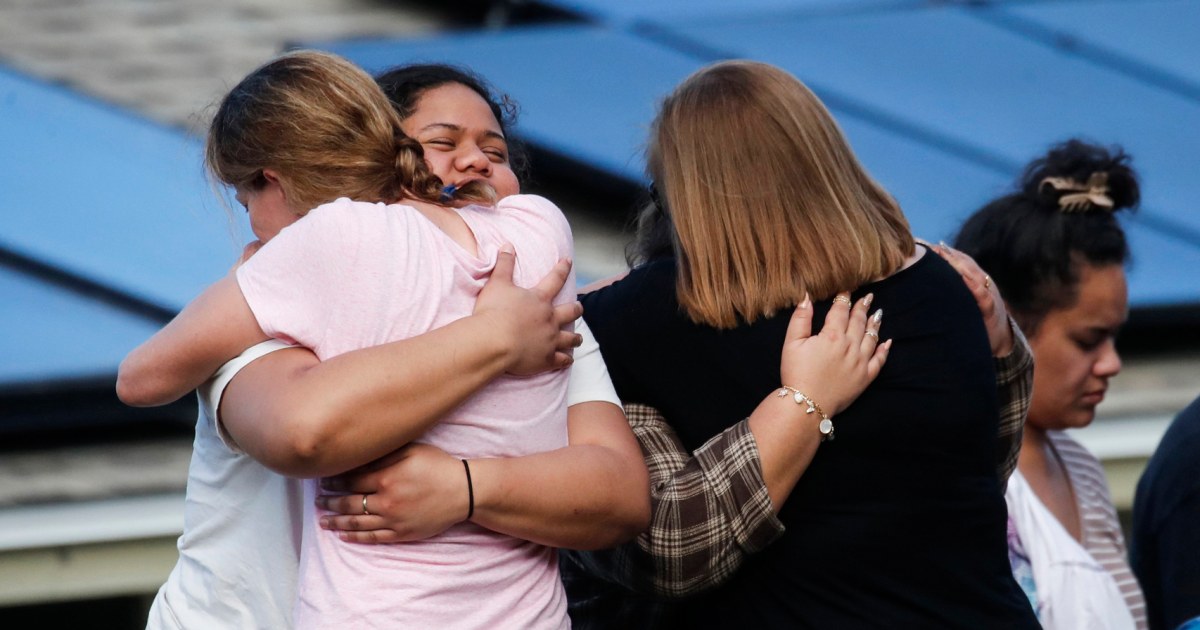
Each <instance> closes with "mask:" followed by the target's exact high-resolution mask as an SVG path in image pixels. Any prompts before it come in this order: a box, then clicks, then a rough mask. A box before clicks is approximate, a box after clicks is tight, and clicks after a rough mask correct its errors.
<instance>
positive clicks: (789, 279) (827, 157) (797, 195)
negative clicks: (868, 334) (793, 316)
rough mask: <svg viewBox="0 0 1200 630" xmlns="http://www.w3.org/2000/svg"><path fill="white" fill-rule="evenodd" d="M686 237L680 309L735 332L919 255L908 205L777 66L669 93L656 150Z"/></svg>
mask: <svg viewBox="0 0 1200 630" xmlns="http://www.w3.org/2000/svg"><path fill="white" fill-rule="evenodd" d="M648 164H649V170H650V174H651V176H652V177H653V178H654V179H655V180H656V183H657V186H658V188H659V191H660V194H661V195H662V197H663V198H664V201H665V203H666V207H667V212H668V213H669V214H670V217H671V220H672V221H673V223H674V225H675V229H676V243H675V250H676V256H677V258H678V264H679V275H678V281H677V293H678V297H679V302H680V305H681V306H682V307H683V308H684V310H685V311H686V312H687V313H688V315H689V316H690V317H691V318H692V319H693V320H694V321H697V322H700V323H705V324H709V325H712V326H716V327H719V328H731V327H734V326H736V325H737V324H738V323H739V320H740V321H742V322H747V323H749V322H753V321H755V320H756V319H758V318H759V317H765V316H770V315H772V314H774V313H775V312H776V311H778V310H779V309H781V308H785V307H789V306H792V305H794V304H797V303H798V302H800V300H802V299H803V297H804V294H805V291H806V290H807V291H808V293H809V294H810V295H811V296H812V298H813V299H817V300H820V299H826V298H829V297H831V296H833V295H834V294H836V293H837V292H838V291H843V290H850V289H853V288H856V287H858V286H860V285H862V284H864V283H866V282H869V281H871V280H873V279H876V278H881V277H884V276H886V275H888V274H890V273H892V272H894V271H896V270H897V269H898V268H899V267H900V266H901V265H902V264H903V262H904V260H905V258H906V257H908V256H910V255H911V254H912V253H913V250H914V243H913V238H912V234H911V232H910V231H909V228H908V221H907V220H906V219H905V218H904V214H903V213H902V212H901V211H900V207H899V205H898V204H897V203H896V201H895V200H894V199H892V197H891V196H890V195H888V194H887V192H885V191H884V190H883V188H881V187H880V186H879V184H877V183H875V181H874V180H872V179H871V177H870V176H869V175H868V174H867V173H866V171H865V170H864V169H863V167H862V166H861V165H860V164H859V163H858V160H857V158H855V156H854V153H853V152H852V151H851V150H850V146H849V144H848V143H847V142H846V139H845V138H844V137H843V135H842V132H841V130H840V129H839V128H838V126H837V123H836V122H834V120H833V117H832V116H830V114H829V112H828V111H827V110H826V109H825V107H824V105H822V104H821V101H820V100H819V99H818V98H817V97H816V96H815V95H814V94H813V93H812V92H811V91H809V89H808V88H807V87H805V86H804V84H802V83H801V82H800V81H799V80H797V79H796V78H795V77H793V76H792V75H790V74H788V73H786V72H784V71H783V70H780V69H779V68H776V67H774V66H771V65H768V64H764V63H757V62H750V61H728V62H722V63H718V64H715V65H712V66H708V67H706V68H704V69H701V70H699V71H698V72H696V73H695V74H693V75H692V76H690V77H688V78H687V79H686V80H685V81H684V82H683V83H682V84H681V85H680V86H679V87H678V88H676V89H675V91H674V92H673V93H672V94H671V95H670V96H668V97H667V98H666V100H665V101H664V102H663V104H662V107H661V109H660V111H659V115H658V117H657V119H656V120H655V122H654V125H653V129H652V132H651V143H650V147H649V151H648Z"/></svg>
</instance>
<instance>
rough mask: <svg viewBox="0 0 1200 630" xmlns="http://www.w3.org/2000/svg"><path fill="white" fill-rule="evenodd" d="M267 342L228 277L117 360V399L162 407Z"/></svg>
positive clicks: (234, 281) (231, 278) (138, 404)
mask: <svg viewBox="0 0 1200 630" xmlns="http://www.w3.org/2000/svg"><path fill="white" fill-rule="evenodd" d="M266 338H267V337H266V335H265V334H263V332H262V329H261V328H259V326H258V322H257V321H256V320H255V319H254V314H253V313H252V312H251V311H250V307H249V305H247V304H246V300H245V298H244V297H243V296H242V293H241V290H240V289H239V288H238V286H237V282H236V280H235V279H234V277H233V276H232V275H229V276H226V277H225V278H222V279H221V280H219V281H218V282H216V283H215V284H213V285H212V286H211V287H209V288H208V289H206V290H205V291H204V292H203V293H201V294H200V296H199V297H197V298H196V299H195V300H193V301H192V302H191V303H189V304H188V305H187V306H186V307H185V308H184V309H183V311H182V312H180V313H179V315H177V316H176V317H175V318H174V319H172V320H171V322H170V323H168V324H167V325H166V326H165V327H163V329H162V330H160V331H158V332H157V333H155V334H154V336H153V337H151V338H150V339H149V340H147V341H146V342H145V343H143V344H142V345H140V346H138V347H137V348H135V349H134V350H133V351H132V352H130V353H129V355H128V356H126V357H125V359H124V360H123V361H121V365H120V368H119V369H118V372H117V396H118V397H119V398H120V399H121V400H122V402H124V403H125V404H127V405H131V406H135V407H152V406H158V405H165V404H167V403H170V402H172V401H174V400H177V399H179V398H180V397H181V396H183V395H184V394H187V393H188V392H190V391H192V390H194V389H196V388H197V387H199V386H200V385H201V384H202V383H204V381H206V380H208V378H209V377H210V376H212V374H213V372H215V371H216V370H217V368H219V367H221V365H222V364H224V363H225V362H226V361H228V360H230V359H232V358H233V357H235V356H237V355H238V353H240V352H241V351H242V350H245V349H246V348H248V347H250V346H252V345H254V344H256V343H258V342H260V341H264V340H266Z"/></svg>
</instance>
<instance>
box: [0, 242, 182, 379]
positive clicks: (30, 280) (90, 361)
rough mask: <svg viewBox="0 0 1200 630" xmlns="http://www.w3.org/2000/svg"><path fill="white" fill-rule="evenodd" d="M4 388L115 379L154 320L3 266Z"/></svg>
mask: <svg viewBox="0 0 1200 630" xmlns="http://www.w3.org/2000/svg"><path fill="white" fill-rule="evenodd" d="M0 295H3V296H4V299H3V300H0V328H3V330H4V334H3V335H0V357H4V360H3V361H0V386H10V385H20V384H23V383H36V382H41V381H46V380H60V379H72V378H87V377H94V376H111V375H112V374H115V373H116V370H117V365H118V364H120V362H121V359H122V358H124V357H125V354H126V353H128V352H129V351H130V350H132V349H133V348H134V346H136V345H138V344H139V343H141V342H142V341H145V340H146V339H147V338H148V337H149V336H150V335H152V334H154V332H155V331H157V330H158V329H159V327H160V326H161V324H160V323H159V322H157V321H155V320H151V319H147V318H143V317H138V316H136V315H131V314H129V313H128V312H127V311H124V310H121V309H118V308H116V307H113V306H110V305H108V304H105V303H103V302H98V301H96V300H92V299H89V298H87V297H84V296H81V295H79V294H77V293H74V292H72V291H68V290H65V289H61V288H58V287H56V286H54V285H52V284H48V283H46V282H44V281H43V280H41V279H38V278H34V277H31V276H28V275H25V274H21V273H18V272H15V271H13V270H12V269H10V268H8V267H4V266H0Z"/></svg>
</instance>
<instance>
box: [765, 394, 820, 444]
mask: <svg viewBox="0 0 1200 630" xmlns="http://www.w3.org/2000/svg"><path fill="white" fill-rule="evenodd" d="M789 393H790V394H792V399H793V400H795V401H796V404H797V405H805V404H806V405H808V408H807V409H805V410H804V413H813V412H816V414H817V415H819V416H821V422H820V423H819V424H817V430H818V431H820V432H821V441H822V442H824V441H826V440H832V439H833V419H832V418H830V417H829V416H828V415H827V414H826V413H825V410H824V409H821V405H819V404H817V401H815V400H813V399H812V398H809V397H808V396H806V395H804V392H801V391H800V390H798V389H796V388H795V387H788V386H787V385H784V386H783V388H782V389H780V390H779V394H778V395H779V397H780V398H783V397H784V396H787V395H788V394H789Z"/></svg>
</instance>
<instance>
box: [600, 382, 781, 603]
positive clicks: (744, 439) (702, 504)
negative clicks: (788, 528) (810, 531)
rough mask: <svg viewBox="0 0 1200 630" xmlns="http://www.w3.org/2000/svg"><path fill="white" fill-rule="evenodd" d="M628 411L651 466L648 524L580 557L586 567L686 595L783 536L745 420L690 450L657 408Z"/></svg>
mask: <svg viewBox="0 0 1200 630" xmlns="http://www.w3.org/2000/svg"><path fill="white" fill-rule="evenodd" d="M625 415H626V416H627V417H628V418H629V423H630V426H631V427H632V428H633V432H634V435H636V436H637V438H638V442H639V443H640V445H641V447H642V453H643V455H644V457H645V460H646V466H647V468H648V469H649V471H650V486H651V487H650V503H651V522H650V528H649V529H648V530H647V531H646V532H643V533H642V534H641V535H640V536H638V538H636V539H635V540H633V541H631V542H629V543H626V544H625V545H622V546H620V547H617V548H615V549H611V550H606V551H602V552H593V553H586V554H580V555H581V556H583V557H582V558H580V561H581V564H583V565H584V567H585V569H586V570H587V571H588V572H590V573H592V574H594V575H596V576H598V577H602V578H605V579H608V580H609V581H612V582H616V583H618V584H621V585H623V586H625V587H626V588H629V589H632V590H634V591H637V592H642V593H647V594H653V595H657V596H660V597H685V596H688V595H693V594H695V593H699V592H702V591H705V590H708V589H711V588H714V587H716V586H719V585H721V584H723V583H724V582H726V581H727V580H728V579H729V578H730V577H732V576H733V574H734V572H735V571H736V570H737V569H738V567H740V566H741V564H742V562H743V561H745V558H746V557H747V556H748V555H750V554H753V553H757V552H759V551H762V550H763V549H765V548H766V547H767V546H768V545H770V544H771V543H772V542H774V541H775V540H776V539H777V538H779V536H780V535H782V534H783V532H784V527H783V523H781V522H780V521H779V519H778V517H777V516H776V515H775V512H774V510H773V509H772V508H771V500H770V497H769V496H768V494H767V487H766V482H765V481H764V480H763V477H762V466H761V464H760V461H759V457H758V446H757V444H756V443H755V441H754V435H753V434H752V433H751V432H750V429H749V425H748V424H747V422H746V421H745V420H743V421H741V422H739V423H737V424H735V425H733V426H732V427H730V428H728V429H726V430H725V431H723V432H722V433H720V434H718V435H716V436H714V437H713V438H712V439H711V440H709V441H708V442H707V443H705V444H704V445H703V446H701V447H700V448H699V449H697V450H696V452H695V453H693V454H691V455H689V454H688V453H687V451H686V450H685V449H684V447H683V445H682V444H681V443H680V442H679V438H678V437H677V436H676V435H675V432H674V431H673V430H672V429H671V427H670V425H668V424H667V422H666V420H665V419H664V418H663V417H662V415H661V414H660V413H659V412H658V411H657V410H656V409H653V408H651V407H647V406H644V405H637V404H627V405H626V406H625Z"/></svg>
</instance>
